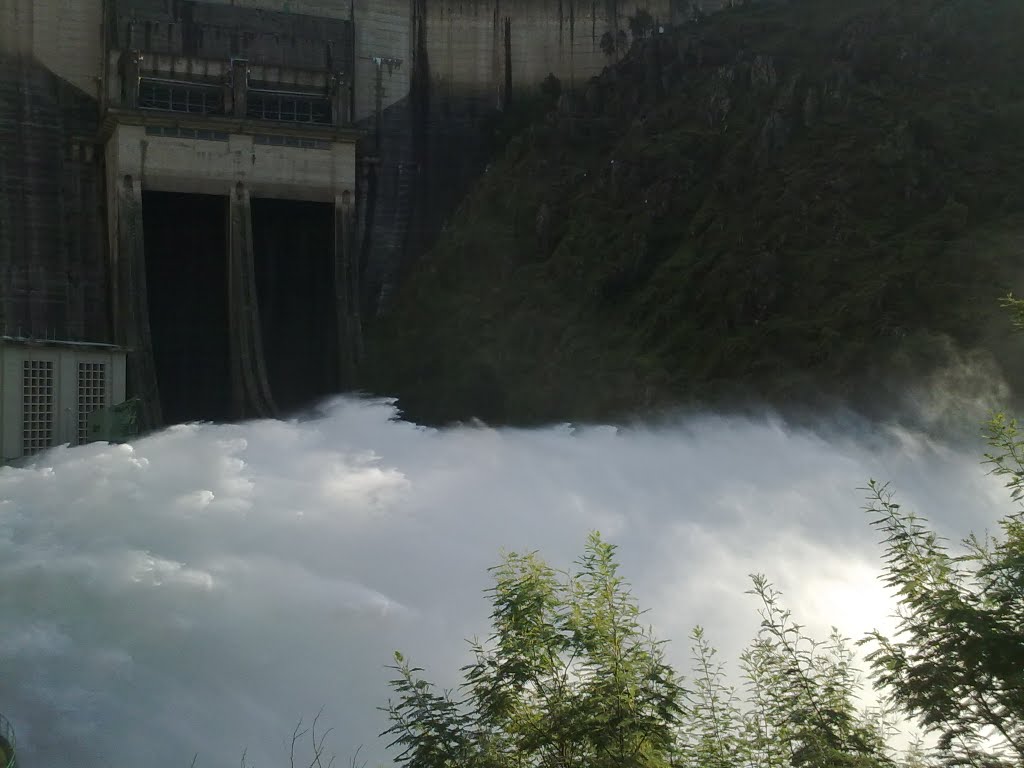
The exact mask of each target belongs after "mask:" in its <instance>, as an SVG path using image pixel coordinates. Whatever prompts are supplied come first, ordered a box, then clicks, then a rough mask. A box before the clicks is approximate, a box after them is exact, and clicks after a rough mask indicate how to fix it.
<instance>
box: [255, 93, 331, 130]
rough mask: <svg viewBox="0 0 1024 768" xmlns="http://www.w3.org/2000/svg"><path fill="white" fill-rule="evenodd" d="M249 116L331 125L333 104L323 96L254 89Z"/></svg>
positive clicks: (256, 118)
mask: <svg viewBox="0 0 1024 768" xmlns="http://www.w3.org/2000/svg"><path fill="white" fill-rule="evenodd" d="M247 116H248V117H250V118H253V119H255V120H277V121H280V122H286V123H313V124H316V125H329V124H330V122H331V102H330V100H328V99H326V98H324V97H322V96H314V95H311V94H302V93H285V92H280V91H261V90H256V89H252V90H250V91H249V95H248V110H247Z"/></svg>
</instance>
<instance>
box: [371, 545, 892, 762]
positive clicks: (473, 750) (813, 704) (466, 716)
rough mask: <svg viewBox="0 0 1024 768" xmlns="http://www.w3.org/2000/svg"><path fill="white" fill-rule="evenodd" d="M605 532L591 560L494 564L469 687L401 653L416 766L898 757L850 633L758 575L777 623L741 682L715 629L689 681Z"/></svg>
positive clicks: (400, 709)
mask: <svg viewBox="0 0 1024 768" xmlns="http://www.w3.org/2000/svg"><path fill="white" fill-rule="evenodd" d="M614 554H615V548H614V547H613V546H612V545H610V544H608V543H607V542H605V541H603V540H602V539H601V538H600V536H598V535H597V534H593V535H592V536H591V537H590V538H589V540H588V542H587V546H586V549H585V551H584V554H583V556H582V557H581V558H580V559H579V560H578V561H577V570H576V571H575V572H572V573H559V572H556V571H554V570H553V569H551V568H550V567H549V566H548V565H546V564H545V563H544V562H543V561H541V560H540V559H539V558H538V557H537V555H536V554H529V555H519V554H511V555H508V556H507V557H506V558H505V560H504V562H503V563H502V564H501V565H500V566H498V567H497V568H494V569H492V574H493V576H494V579H495V585H494V587H493V588H492V589H491V590H489V593H488V594H489V597H490V600H491V604H492V613H491V620H492V625H493V634H492V635H491V637H490V638H489V639H488V641H487V642H486V643H481V642H479V641H474V642H473V643H472V653H473V661H472V662H471V663H470V664H468V665H467V666H465V667H464V668H463V670H462V672H463V684H462V687H461V689H460V695H459V696H458V698H456V697H454V696H453V695H452V693H451V692H444V693H437V692H435V691H434V689H433V687H432V686H431V685H430V684H429V683H427V682H426V681H425V680H423V679H422V678H421V677H419V673H420V672H421V671H422V670H420V669H418V668H415V667H411V666H410V665H409V663H408V662H407V661H406V660H405V658H404V657H403V656H402V655H401V654H400V653H396V655H395V660H396V665H395V666H394V669H395V670H396V672H397V673H398V674H397V677H396V678H395V679H394V680H393V681H392V683H391V685H392V690H393V692H394V694H395V698H394V699H393V700H392V701H390V702H389V704H388V707H387V708H386V710H385V711H387V713H388V715H389V717H390V720H391V727H390V728H389V729H388V730H387V731H385V734H387V735H389V736H390V737H391V738H392V739H393V740H392V742H391V746H394V747H398V748H400V749H401V752H400V753H399V754H398V757H397V760H398V762H399V763H402V764H404V765H407V766H410V768H441V767H442V766H451V767H452V768H454V767H455V766H458V767H459V768H477V767H478V766H479V767H480V768H506V767H507V768H526V767H528V766H529V767H533V766H537V767H538V768H540V767H543V768H563V767H564V768H568V767H569V766H586V768H605V767H606V768H662V767H663V766H679V767H680V768H747V767H749V768H776V767H778V768H782V767H783V766H815V767H818V766H822V767H824V766H836V767H837V768H838V767H840V766H844V767H847V766H848V767H849V768H882V767H883V766H890V765H894V763H893V761H892V760H891V759H890V758H889V757H888V754H887V751H886V748H885V743H884V742H885V739H884V730H883V727H882V723H883V719H882V718H880V717H877V716H869V715H868V714H866V713H859V712H858V711H857V710H856V707H855V704H854V702H855V696H856V691H857V689H858V686H859V681H858V679H857V677H856V675H855V673H854V671H853V667H852V664H851V655H850V652H849V651H848V649H847V646H846V643H845V641H844V640H843V639H842V638H840V637H838V636H837V635H833V637H832V638H830V640H829V641H828V642H826V643H817V642H814V641H812V640H811V639H810V638H808V637H807V636H806V635H804V634H803V632H802V631H801V627H800V626H799V625H797V624H795V623H794V622H792V620H791V619H790V616H789V613H788V612H786V611H784V610H783V609H782V608H781V607H780V605H779V597H780V596H779V593H778V592H777V591H776V590H774V589H773V588H772V587H771V585H770V584H769V583H768V582H767V581H766V580H765V579H764V577H761V576H754V577H753V581H754V589H753V591H752V594H754V595H756V596H757V597H758V598H759V599H760V601H761V605H762V607H761V616H762V619H763V623H762V629H761V632H760V634H759V635H758V637H757V638H756V640H755V641H754V642H753V643H752V645H751V646H750V648H749V649H748V650H747V651H746V653H745V654H744V655H743V658H742V670H743V674H744V678H745V681H746V687H747V692H746V695H745V696H741V695H740V694H738V693H737V691H736V690H735V689H733V688H731V687H729V686H728V684H727V682H726V676H725V670H724V667H723V666H722V665H721V664H720V663H719V662H718V661H717V660H716V655H717V654H716V651H715V650H714V648H712V647H711V645H710V644H709V642H708V641H707V639H706V638H705V636H704V632H703V630H702V629H701V628H699V627H698V628H696V629H695V630H694V631H693V634H692V635H691V641H692V644H693V645H692V649H691V650H692V658H693V664H692V683H691V684H690V686H689V687H688V688H684V687H683V685H682V681H681V679H680V678H679V676H678V675H677V674H676V672H675V671H674V670H673V669H672V667H670V666H669V665H668V664H667V662H666V661H665V658H664V653H663V645H662V643H661V642H659V641H657V640H655V639H654V637H653V636H652V634H651V632H650V630H649V629H647V628H645V627H644V626H643V625H642V624H641V623H640V618H641V615H642V614H641V611H640V609H639V606H638V605H637V603H636V601H635V600H634V598H633V597H632V595H631V593H630V591H629V587H628V585H627V584H626V583H625V582H624V581H623V579H622V577H621V576H620V575H619V571H618V566H617V564H616V562H615V557H614Z"/></svg>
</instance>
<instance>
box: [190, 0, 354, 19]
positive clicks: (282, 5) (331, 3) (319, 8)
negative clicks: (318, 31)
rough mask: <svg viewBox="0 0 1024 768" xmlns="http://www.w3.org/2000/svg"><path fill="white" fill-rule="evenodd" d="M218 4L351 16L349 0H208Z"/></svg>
mask: <svg viewBox="0 0 1024 768" xmlns="http://www.w3.org/2000/svg"><path fill="white" fill-rule="evenodd" d="M206 2H207V3H210V4H217V5H231V6H234V7H236V8H259V9H262V10H267V11H284V12H285V13H303V14H307V15H309V16H323V17H325V18H329V19H347V18H349V7H350V6H349V0H206Z"/></svg>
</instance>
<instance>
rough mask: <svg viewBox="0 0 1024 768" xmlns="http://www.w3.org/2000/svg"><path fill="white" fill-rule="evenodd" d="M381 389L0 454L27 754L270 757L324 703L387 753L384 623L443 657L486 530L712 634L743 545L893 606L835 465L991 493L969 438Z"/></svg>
mask: <svg viewBox="0 0 1024 768" xmlns="http://www.w3.org/2000/svg"><path fill="white" fill-rule="evenodd" d="M393 417H394V410H393V409H392V408H391V406H390V405H388V404H387V403H381V402H368V401H356V400H339V401H337V402H336V403H334V404H332V405H331V406H330V407H329V408H327V409H326V410H325V414H324V415H323V417H322V418H319V419H316V420H310V421H305V422H301V423H300V422H293V423H281V422H258V423H252V424H245V425H235V426H213V425H189V426H183V427H176V428H173V429H170V430H167V431H165V432H163V433H161V434H158V435H155V436H152V437H149V438H146V439H144V440H141V441H139V442H137V443H135V444H134V445H132V446H105V445H103V446H100V445H92V446H86V447H82V448H77V449H73V450H68V449H58V450H55V451H53V452H51V453H50V454H48V455H46V456H45V457H43V458H41V459H40V460H39V461H38V462H37V464H36V465H34V466H32V467H28V468H21V469H11V468H8V469H4V470H0V500H2V501H0V620H2V626H0V711H3V712H4V714H6V715H7V716H8V717H10V718H11V720H12V721H13V722H14V723H15V727H16V728H17V730H18V736H19V743H20V746H21V750H22V753H23V755H24V761H25V764H26V765H47V766H51V768H62V767H63V766H69V767H70V766H76V768H93V767H94V766H96V767H98V766H117V767H118V768H121V767H122V766H126V765H132V764H146V765H149V766H153V767H154V768H162V767H163V766H168V767H170V766H187V765H188V763H189V761H190V760H191V758H192V755H193V754H194V753H199V760H198V762H197V765H198V766H222V765H223V766H226V765H237V764H238V760H239V756H240V754H241V751H242V749H243V748H248V754H249V758H250V761H251V762H252V763H253V764H254V765H256V766H258V767H259V768H263V766H280V765H286V764H287V762H286V761H287V742H288V740H289V738H288V737H289V736H290V734H291V729H292V727H293V726H294V724H295V722H296V721H297V720H298V718H299V717H305V718H306V720H307V721H308V720H309V719H310V717H311V716H312V715H314V714H315V713H316V712H317V711H318V710H319V709H320V708H321V706H323V707H324V715H323V717H324V721H325V722H326V723H327V724H329V725H331V726H334V727H335V729H336V730H335V732H334V733H333V734H332V738H331V740H330V743H331V744H332V746H333V748H334V750H335V751H336V752H338V754H339V759H341V760H343V761H344V760H346V759H347V756H348V755H350V754H351V753H352V752H353V751H354V750H355V748H356V747H357V746H359V745H360V744H363V745H365V747H364V751H363V756H364V757H368V758H370V765H375V764H376V763H377V762H378V761H379V760H383V759H385V754H384V752H383V744H382V742H380V741H379V740H378V739H377V738H376V734H377V733H378V732H380V731H381V730H382V729H383V727H384V725H385V724H384V720H383V716H382V714H381V713H380V712H378V711H376V707H378V706H380V705H382V704H384V703H385V701H386V698H387V694H388V691H387V686H386V681H387V679H388V671H387V670H386V669H384V666H385V665H386V664H387V663H389V661H390V655H391V652H392V650H394V649H396V648H401V649H402V650H403V651H406V652H407V653H408V654H409V655H411V656H412V658H413V660H414V661H415V662H416V663H418V664H420V665H423V666H427V667H428V670H429V676H430V677H431V678H432V679H435V680H437V681H438V682H439V683H442V684H449V685H450V684H453V683H455V682H456V678H455V674H456V670H457V667H458V666H459V664H460V663H462V662H463V661H464V659H465V653H466V645H465V643H464V642H463V639H464V638H465V637H468V636H471V635H474V634H482V633H486V631H487V622H486V617H487V613H488V608H487V605H486V603H485V601H484V599H483V596H482V594H481V593H482V590H483V589H485V588H486V587H487V586H488V584H489V583H488V578H487V575H486V573H485V571H486V569H487V568H488V567H489V566H491V565H493V564H495V563H496V561H497V559H498V558H499V556H500V552H501V550H502V549H506V550H520V551H523V550H535V549H536V550H540V551H541V552H542V554H543V555H544V556H545V557H546V558H548V559H549V561H550V562H552V564H554V565H556V566H559V567H564V566H568V565H569V564H570V563H571V562H572V560H573V559H575V557H576V556H577V555H578V554H579V553H580V551H581V549H582V546H583V543H584V540H585V536H586V534H587V532H588V531H589V530H592V529H599V530H601V531H602V532H603V533H604V534H605V535H606V536H607V537H608V538H609V539H611V540H612V541H613V542H614V543H616V544H618V545H619V546H620V559H621V562H622V564H623V571H624V574H625V575H626V577H627V578H628V579H629V580H630V581H631V582H632V583H633V585H634V588H635V592H636V594H637V596H638V597H639V599H640V601H641V603H642V605H643V606H645V607H649V608H650V609H651V613H650V614H649V618H650V620H651V622H652V623H653V624H654V626H655V629H656V632H657V633H658V634H659V635H660V636H661V637H667V638H671V639H673V640H674V642H673V643H672V645H671V646H670V652H671V656H672V658H673V659H674V660H675V661H676V662H677V664H678V666H679V667H680V668H681V669H686V668H687V667H688V648H687V642H686V635H687V634H688V633H689V631H690V629H691V628H692V626H693V625H694V624H697V623H700V624H702V625H703V626H705V628H706V629H707V632H708V634H709V636H710V639H711V640H712V641H713V643H715V644H716V645H717V646H718V647H719V648H720V649H721V651H722V654H723V657H725V658H726V659H735V656H736V653H737V652H738V651H739V649H740V648H742V647H743V646H745V645H746V643H747V641H748V640H749V639H750V638H751V637H752V636H753V634H754V632H755V631H756V628H757V623H758V618H757V615H756V605H755V603H754V602H753V598H751V597H750V596H747V595H745V594H744V592H745V590H746V589H748V588H749V580H748V578H747V574H748V573H750V572H764V573H766V574H767V575H768V577H769V578H770V579H771V580H772V581H773V582H774V583H775V584H776V585H777V586H778V587H779V588H781V589H782V590H783V592H784V593H785V602H786V605H787V607H789V608H791V609H792V610H793V612H794V615H795V617H796V618H797V619H798V620H799V621H800V622H801V623H804V624H806V625H808V626H809V627H810V628H811V629H812V630H814V631H816V632H821V633H824V632H827V630H828V628H829V627H830V626H831V625H833V624H835V625H838V626H839V628H840V629H841V630H843V631H844V632H846V633H848V634H852V635H854V636H855V637H859V636H861V635H862V634H863V633H865V632H866V631H867V630H869V629H871V628H872V627H873V626H883V627H885V626H890V623H889V621H888V619H887V614H888V612H889V610H890V608H891V606H890V605H889V604H888V602H887V600H886V598H885V597H884V593H883V591H882V589H881V587H880V585H878V583H877V581H876V576H877V574H878V563H879V558H878V554H879V550H878V546H877V543H876V538H877V537H876V534H875V533H874V532H873V531H872V530H871V529H870V528H869V526H868V525H867V519H866V516H865V515H864V513H863V512H861V511H860V510H861V505H862V501H863V500H862V494H861V493H859V492H858V491H857V488H859V487H861V486H863V485H864V484H865V482H866V481H867V480H868V479H869V478H872V477H874V478H878V479H881V480H889V479H891V480H892V481H893V482H894V484H895V487H896V490H897V491H898V495H899V500H900V501H901V502H902V503H904V504H905V505H906V506H907V507H909V508H913V509H915V510H917V511H919V512H922V513H924V514H926V515H928V516H929V517H931V519H932V520H933V521H934V522H935V523H936V525H937V526H938V527H939V529H940V532H942V533H944V534H946V535H950V536H953V537H954V538H958V537H960V536H961V535H963V534H966V533H967V532H968V530H970V529H972V528H973V529H976V530H979V531H980V530H981V529H983V528H984V527H985V526H987V525H990V524H991V522H992V521H993V520H994V519H995V518H996V517H997V516H998V515H999V514H1000V513H1001V511H1002V509H1004V507H1002V506H1000V505H1001V504H1002V500H1003V496H1002V494H1001V490H1000V487H999V483H998V482H997V481H995V480H994V479H993V478H990V477H986V476H985V474H984V471H983V469H982V468H981V467H980V466H979V463H978V458H979V455H980V451H979V448H980V446H979V445H978V444H970V445H966V446H962V447H955V446H950V445H945V444H943V443H941V442H937V441H935V440H933V439H929V438H926V437H923V436H921V435H918V434H916V433H913V432H908V431H905V430H900V429H898V428H893V427H882V426H878V425H869V424H866V423H865V424H861V425H859V427H858V428H857V429H856V430H851V429H850V427H849V423H848V422H847V424H846V426H845V427H844V429H843V431H841V432H840V431H838V430H837V428H835V427H833V426H831V425H829V424H825V423H823V424H821V425H820V428H818V429H806V428H803V429H794V428H790V427H788V426H787V425H786V424H785V423H784V422H782V421H780V420H778V419H774V418H772V417H770V416H764V417H761V418H725V417H719V416H714V415H703V416H691V417H687V418H685V419H683V418H681V419H679V420H678V421H677V422H676V423H673V424H671V425H663V426H660V427H658V428H652V429H635V430H616V429H612V428H606V427H593V428H576V429H574V428H569V427H552V428H548V429H543V430H528V431H527V430H490V429H483V428H479V429H475V428H465V429H450V430H443V431H435V430H428V429H423V428H419V427H416V426H413V425H410V424H407V423H404V422H399V421H395V420H394V419H393Z"/></svg>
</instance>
